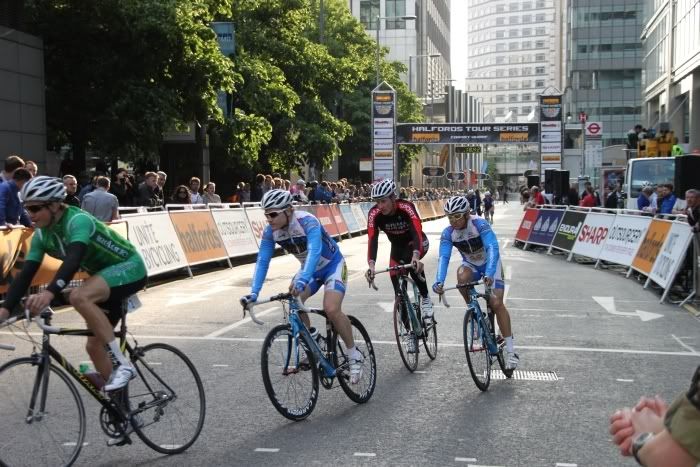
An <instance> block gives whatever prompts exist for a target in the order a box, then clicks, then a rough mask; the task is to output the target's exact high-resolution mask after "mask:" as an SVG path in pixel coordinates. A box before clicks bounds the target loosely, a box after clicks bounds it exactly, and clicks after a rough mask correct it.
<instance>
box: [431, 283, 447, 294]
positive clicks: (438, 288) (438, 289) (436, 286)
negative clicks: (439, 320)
mask: <svg viewBox="0 0 700 467" xmlns="http://www.w3.org/2000/svg"><path fill="white" fill-rule="evenodd" d="M433 292H435V293H436V294H438V295H442V294H443V293H445V292H444V291H443V283H442V282H436V283H434V284H433Z"/></svg>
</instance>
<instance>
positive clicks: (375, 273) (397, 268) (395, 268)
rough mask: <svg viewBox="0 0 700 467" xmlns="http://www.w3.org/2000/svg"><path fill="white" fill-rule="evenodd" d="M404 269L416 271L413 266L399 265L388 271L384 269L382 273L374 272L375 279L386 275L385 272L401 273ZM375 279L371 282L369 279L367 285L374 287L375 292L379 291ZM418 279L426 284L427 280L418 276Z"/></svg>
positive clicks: (389, 268)
mask: <svg viewBox="0 0 700 467" xmlns="http://www.w3.org/2000/svg"><path fill="white" fill-rule="evenodd" d="M402 269H414V268H413V264H399V265H396V266H391V267H388V268H386V269H382V270H380V271H374V277H376V276H377V274H383V273H385V272H392V271H401V270H402ZM374 277H373V278H372V279H371V280H370V279H369V278H367V283H368V284H369V286H370V287H372V288H373V289H374V290H379V287H377V286H376V285H375V284H374ZM418 279H420V281H421V282H425V280H424V279H423V278H422V277H420V276H418Z"/></svg>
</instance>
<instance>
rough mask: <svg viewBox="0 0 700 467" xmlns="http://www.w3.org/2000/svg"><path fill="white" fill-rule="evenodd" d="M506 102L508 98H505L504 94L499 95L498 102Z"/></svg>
mask: <svg viewBox="0 0 700 467" xmlns="http://www.w3.org/2000/svg"><path fill="white" fill-rule="evenodd" d="M505 101H506V96H504V95H503V94H498V95H497V96H496V102H505Z"/></svg>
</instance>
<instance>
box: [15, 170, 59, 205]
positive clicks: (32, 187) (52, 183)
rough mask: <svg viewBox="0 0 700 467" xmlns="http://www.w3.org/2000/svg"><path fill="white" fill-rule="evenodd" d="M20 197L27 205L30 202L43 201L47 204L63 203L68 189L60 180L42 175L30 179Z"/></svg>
mask: <svg viewBox="0 0 700 467" xmlns="http://www.w3.org/2000/svg"><path fill="white" fill-rule="evenodd" d="M20 197H21V198H22V201H23V202H25V203H27V202H30V201H43V202H45V203H49V202H51V201H63V200H64V198H65V197H66V187H65V185H63V180H61V179H60V178H54V177H48V176H46V175H40V176H38V177H34V178H31V179H29V180H28V181H27V183H25V184H24V186H23V187H22V191H21V192H20Z"/></svg>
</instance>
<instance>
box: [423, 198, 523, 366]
mask: <svg viewBox="0 0 700 467" xmlns="http://www.w3.org/2000/svg"><path fill="white" fill-rule="evenodd" d="M469 208H470V207H469V200H468V199H467V198H465V197H463V196H453V197H451V198H450V199H448V200H447V202H446V203H445V206H444V210H445V214H447V218H448V219H449V221H450V225H449V227H447V228H445V230H443V231H442V236H441V237H440V253H439V254H440V259H439V260H438V268H437V274H436V277H435V284H433V291H434V292H435V293H437V294H442V293H443V290H442V289H443V285H444V283H445V277H446V276H447V268H448V266H449V264H450V256H451V255H452V247H453V246H454V247H456V248H457V251H459V252H460V254H461V255H462V265H461V266H460V267H459V269H458V270H457V283H459V284H464V283H467V282H471V281H476V280H479V279H481V278H482V277H483V279H484V283H485V284H486V285H487V286H488V287H493V289H494V290H493V293H492V295H491V300H490V301H489V305H490V307H491V309H492V310H493V311H494V312H495V313H496V319H498V326H499V328H500V329H501V332H502V334H503V337H504V338H505V341H506V352H507V353H508V355H507V358H506V368H507V369H509V370H510V369H515V368H516V367H517V366H518V361H519V358H518V354H516V353H515V349H514V345H513V334H512V332H511V326H510V315H509V314H508V310H507V309H506V306H505V304H504V303H503V293H504V290H505V282H504V281H503V271H502V267H501V258H500V256H499V252H498V240H497V239H496V234H494V232H493V230H491V226H490V225H489V223H488V222H487V221H486V220H485V219H482V218H481V217H476V216H474V217H470V216H469ZM459 292H460V293H461V294H462V296H463V297H464V300H465V301H468V300H469V295H468V292H467V290H466V289H459Z"/></svg>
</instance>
